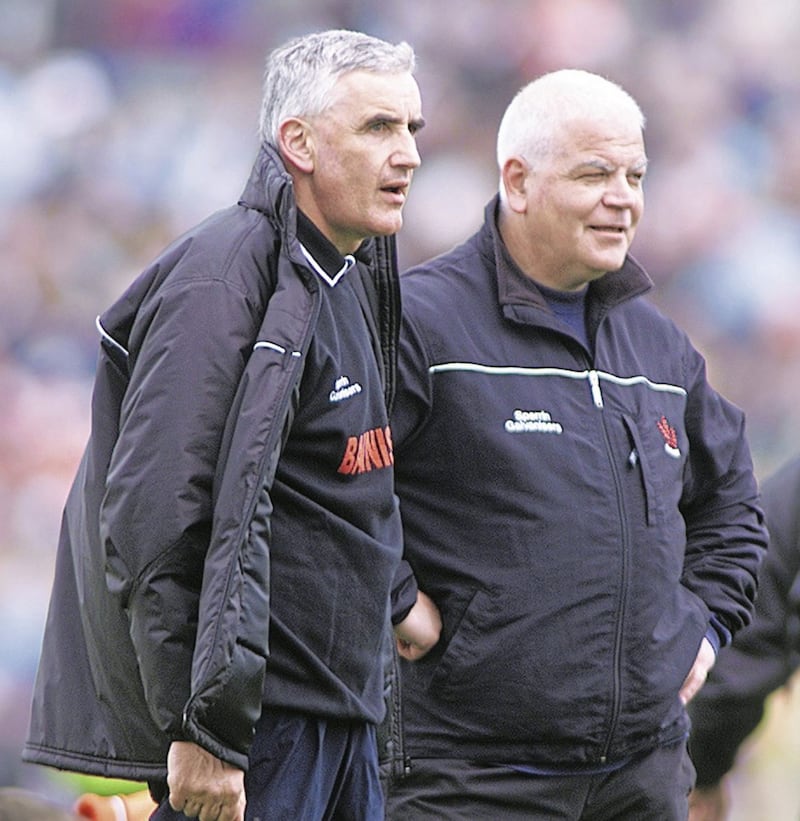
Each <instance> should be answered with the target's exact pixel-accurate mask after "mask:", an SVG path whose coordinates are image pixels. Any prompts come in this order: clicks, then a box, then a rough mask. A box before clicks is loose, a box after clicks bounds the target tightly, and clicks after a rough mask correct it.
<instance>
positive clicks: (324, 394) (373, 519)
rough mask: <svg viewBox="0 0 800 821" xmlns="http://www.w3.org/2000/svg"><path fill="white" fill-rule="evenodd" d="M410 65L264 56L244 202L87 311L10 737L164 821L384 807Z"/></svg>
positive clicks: (327, 55) (331, 49)
mask: <svg viewBox="0 0 800 821" xmlns="http://www.w3.org/2000/svg"><path fill="white" fill-rule="evenodd" d="M414 63H415V57H414V53H413V51H412V49H411V48H410V46H408V44H406V43H401V44H399V45H392V44H389V43H386V42H384V41H382V40H378V39H376V38H373V37H370V36H367V35H365V34H361V33H357V32H349V31H328V32H323V33H319V34H312V35H309V36H306V37H300V38H298V39H295V40H292V41H290V42H289V43H287V44H286V45H284V46H283V47H281V48H278V49H276V50H275V51H274V52H273V53H272V54H271V55H270V57H269V59H268V61H267V68H266V74H265V81H264V104H263V111H262V116H261V147H260V151H259V154H258V157H257V159H256V162H255V166H254V168H253V171H252V174H251V176H250V179H249V181H248V183H247V186H246V188H245V190H244V193H243V194H242V197H241V199H240V201H239V202H238V204H236V205H234V206H232V207H230V208H228V209H226V210H224V211H221V212H219V213H217V214H215V215H213V216H211V217H210V218H209V219H207V220H206V221H205V222H203V223H201V224H200V225H199V226H198V227H197V228H195V229H193V230H191V231H189V232H188V233H187V234H186V235H185V236H183V237H181V238H180V239H178V240H176V241H175V242H174V243H173V244H172V245H171V246H170V247H169V248H168V249H167V250H166V251H164V253H163V254H162V255H161V256H160V257H159V258H158V259H157V260H156V261H155V262H154V263H153V264H152V265H151V266H150V267H149V268H148V269H147V270H146V271H145V272H144V273H143V274H142V275H141V276H140V277H139V278H138V279H137V280H136V281H135V282H134V283H133V284H132V285H131V287H130V288H129V289H128V291H127V292H126V293H125V294H124V295H123V297H122V298H121V299H120V300H119V301H118V302H117V303H116V304H114V305H113V306H111V307H110V308H109V309H108V310H107V311H105V313H103V314H102V315H101V316H100V317H99V318H98V322H97V326H98V330H99V333H100V344H101V350H100V360H99V364H98V371H97V377H96V380H95V391H94V400H93V414H92V432H91V438H90V442H89V445H88V447H87V450H86V453H85V456H84V459H83V461H82V463H81V466H80V468H79V471H78V475H77V477H76V479H75V482H74V484H73V487H72V490H71V492H70V496H69V498H68V500H67V503H66V507H65V512H64V518H63V527H62V534H61V540H60V543H59V549H58V558H57V569H56V578H55V582H54V587H53V593H52V597H51V603H50V611H49V615H48V621H47V626H46V632H45V637H44V644H43V650H42V658H41V662H40V668H39V673H38V676H37V683H36V688H35V695H34V703H33V711H32V720H31V728H30V732H29V737H28V741H27V744H26V747H25V753H24V755H25V758H26V759H27V760H29V761H34V762H38V763H41V764H47V765H51V766H55V767H60V768H64V769H71V770H78V771H82V772H87V773H95V774H100V775H106V776H116V777H121V778H128V779H135V780H146V781H147V782H148V783H149V784H150V788H151V793H152V794H153V796H154V798H156V800H157V801H159V802H160V806H159V808H158V809H157V810H156V812H155V814H154V815H153V818H155V819H159V821H165V820H166V819H182V818H199V819H201V821H215V820H216V821H242V819H243V818H245V817H246V818H248V819H257V818H262V819H263V818H287V819H289V818H290V819H301V818H303V819H306V818H307V819H315V818H319V819H321V818H348V819H364V821H372V820H373V819H379V818H382V817H383V798H382V793H381V789H380V782H379V778H378V764H377V749H376V741H375V735H376V724H377V723H378V722H379V721H380V720H381V719H382V717H383V713H384V670H385V666H386V658H387V647H388V646H390V644H391V641H390V636H391V632H390V622H389V592H390V587H391V582H392V578H393V575H394V573H395V571H396V568H397V565H398V562H399V560H400V555H401V527H400V519H399V511H398V504H397V499H396V496H395V494H394V477H393V461H394V457H393V451H392V437H391V431H390V428H389V413H390V409H391V406H392V400H393V395H394V390H395V382H396V373H395V371H396V361H395V356H396V334H397V330H398V328H397V325H398V314H399V303H398V283H397V275H396V255H395V246H394V238H393V235H394V234H395V232H396V231H397V230H398V229H399V228H400V227H401V224H402V209H403V206H404V204H405V201H406V196H407V194H408V190H409V185H410V183H411V178H412V175H413V172H414V170H415V169H416V168H417V166H418V165H419V163H420V158H419V154H418V151H417V146H416V140H415V135H416V133H417V131H418V129H419V128H420V127H421V126H422V125H423V120H422V114H421V101H420V94H419V89H418V87H417V83H416V81H415V79H414V77H413V71H414Z"/></svg>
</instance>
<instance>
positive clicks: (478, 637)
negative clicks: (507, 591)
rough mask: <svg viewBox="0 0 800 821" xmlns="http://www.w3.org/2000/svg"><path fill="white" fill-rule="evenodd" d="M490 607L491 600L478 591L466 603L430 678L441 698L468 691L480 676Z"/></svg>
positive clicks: (485, 594)
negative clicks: (464, 690)
mask: <svg viewBox="0 0 800 821" xmlns="http://www.w3.org/2000/svg"><path fill="white" fill-rule="evenodd" d="M491 607H492V605H491V599H490V597H489V596H488V594H487V593H486V592H484V591H483V590H480V589H479V590H476V591H475V592H474V593H473V594H472V597H471V598H470V599H469V601H468V602H467V606H466V608H465V609H464V610H463V612H462V615H461V618H460V620H459V622H458V624H457V625H456V626H455V628H454V629H453V632H452V638H451V639H450V641H449V642H448V644H447V649H446V650H445V651H444V654H443V655H442V657H441V659H440V660H439V663H438V665H437V666H436V669H435V670H434V672H433V676H432V677H431V686H432V687H435V688H436V689H437V690H439V691H440V693H441V694H442V696H444V697H447V695H448V693H449V694H450V695H451V696H452V695H453V694H455V693H457V692H459V691H462V690H463V688H465V687H466V688H467V689H469V688H470V686H471V685H472V684H473V682H474V679H475V678H476V676H477V675H478V674H479V673H480V671H481V669H482V667H483V654H482V649H484V648H485V643H486V640H487V639H486V632H487V621H488V620H489V619H488V616H489V612H488V611H489V610H490V608H491Z"/></svg>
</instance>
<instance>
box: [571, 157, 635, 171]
mask: <svg viewBox="0 0 800 821" xmlns="http://www.w3.org/2000/svg"><path fill="white" fill-rule="evenodd" d="M616 167H617V166H615V165H613V164H612V163H609V162H606V161H605V160H599V159H592V160H584V161H583V162H581V163H578V165H576V166H575V170H576V171H580V169H582V168H596V169H598V170H599V171H613V170H614V169H615V168H616ZM646 168H647V157H644V158H643V159H641V160H639V161H638V162H636V163H635V164H634V165H631V166H629V168H628V171H644V170H645V169H646Z"/></svg>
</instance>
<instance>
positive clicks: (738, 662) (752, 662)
mask: <svg viewBox="0 0 800 821" xmlns="http://www.w3.org/2000/svg"><path fill="white" fill-rule="evenodd" d="M763 501H764V510H765V514H766V522H767V526H768V528H769V532H770V547H769V551H768V553H767V557H766V559H765V561H764V565H763V567H762V569H761V573H760V576H759V588H758V598H757V600H756V609H755V613H754V617H753V622H752V624H750V625H749V626H748V627H746V628H745V629H744V630H742V632H741V633H739V635H738V636H737V637H736V639H735V640H734V642H733V644H732V645H731V647H729V648H726V649H723V650H722V651H721V653H720V655H719V658H718V660H717V663H716V665H715V666H714V667H713V668H712V670H711V673H710V675H709V678H708V681H707V682H706V684H705V686H704V687H703V689H702V690H701V691H700V693H699V694H698V695H697V696H696V698H695V699H694V700H693V701H692V702H691V703H690V705H689V712H690V715H691V718H692V735H691V751H692V758H693V760H694V763H695V767H696V769H697V783H698V785H699V786H708V785H711V784H716V783H717V782H718V781H719V780H720V779H721V778H722V776H723V775H725V773H726V772H728V770H730V769H731V767H732V766H733V762H734V759H735V757H736V754H737V752H738V749H739V746H740V745H741V743H742V742H743V741H744V740H745V739H746V738H747V737H748V736H749V735H750V733H751V732H752V731H753V730H754V729H755V727H756V726H757V725H758V724H759V722H760V721H761V718H762V715H763V712H764V701H765V699H766V698H767V696H768V695H770V694H771V693H772V692H773V691H774V690H776V689H777V688H779V687H781V686H782V685H784V684H785V683H786V682H787V681H788V680H789V678H790V677H791V676H792V675H793V673H794V672H795V671H796V670H797V668H798V666H799V665H800V458H795V459H794V460H792V461H791V462H789V463H787V464H786V465H785V466H784V467H783V468H781V469H780V470H779V471H778V472H777V473H775V474H773V475H772V476H771V477H770V478H769V479H767V480H766V481H765V482H764V486H763Z"/></svg>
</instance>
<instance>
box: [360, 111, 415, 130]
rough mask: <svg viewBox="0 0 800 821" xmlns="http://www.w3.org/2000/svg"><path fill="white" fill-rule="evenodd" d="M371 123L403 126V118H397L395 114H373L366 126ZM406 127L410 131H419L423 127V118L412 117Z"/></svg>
mask: <svg viewBox="0 0 800 821" xmlns="http://www.w3.org/2000/svg"><path fill="white" fill-rule="evenodd" d="M373 123H389V124H390V125H405V123H406V119H405V117H398V116H397V115H396V114H373V115H372V116H371V117H369V118H368V119H367V121H366V125H367V126H370V125H372V124H373ZM408 127H409V128H410V129H411V130H412V131H419V130H420V128H424V127H425V118H424V117H414V118H413V119H411V120H409V121H408Z"/></svg>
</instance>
